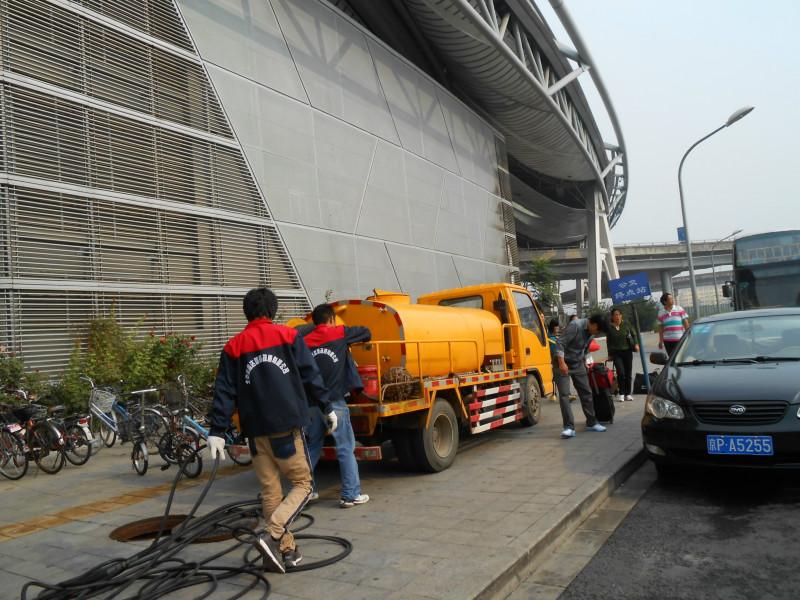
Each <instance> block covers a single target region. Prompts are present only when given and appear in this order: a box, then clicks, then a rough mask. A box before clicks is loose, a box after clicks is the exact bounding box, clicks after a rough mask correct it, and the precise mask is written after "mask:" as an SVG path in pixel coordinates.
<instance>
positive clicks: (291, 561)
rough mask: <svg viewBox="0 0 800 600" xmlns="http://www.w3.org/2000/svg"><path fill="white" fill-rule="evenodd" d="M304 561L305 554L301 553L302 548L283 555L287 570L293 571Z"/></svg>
mask: <svg viewBox="0 0 800 600" xmlns="http://www.w3.org/2000/svg"><path fill="white" fill-rule="evenodd" d="M302 560H303V553H302V552H300V548H297V547H295V549H294V550H287V551H286V552H284V553H283V564H284V565H285V566H286V568H287V569H292V568H294V567H296V566H297V565H299V564H300V561H302Z"/></svg>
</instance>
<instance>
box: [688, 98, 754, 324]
mask: <svg viewBox="0 0 800 600" xmlns="http://www.w3.org/2000/svg"><path fill="white" fill-rule="evenodd" d="M753 108H755V107H753V106H745V107H744V108H740V109H739V110H737V111H736V112H735V113H733V114H732V115H731V116H730V117H728V120H727V121H725V123H724V124H723V125H721V126H720V127H717V128H716V129H715V130H714V131H712V132H711V133H709V134H708V135H705V136H703V137H701V138H700V139H699V140H697V141H696V142H695V143H694V144H692V145H691V146H689V149H688V150H687V151H686V153H685V154H684V155H683V158H681V163H680V165H679V166H678V193H679V194H680V197H681V215H682V216H683V231H684V235H685V238H686V254H687V256H688V258H689V283H690V285H691V287H692V304H693V305H694V310H695V318H697V317H699V316H700V302H699V301H698V299H697V283H696V281H695V277H694V257H692V240H691V238H690V237H689V223H688V222H687V220H686V204H685V203H684V201H683V180H682V179H681V175H682V171H683V163H684V161H686V157H687V156H689V153H690V152H691V151H692V150H694V149H695V148H696V147H697V146H698V145H700V144H701V143H702V142H704V141H706V140H707V139H708V138H710V137H711V136H712V135H714V134H715V133H718V132H720V131H722V130H723V129H725V128H726V127H730V126H731V125H733V124H734V123H736V121H738V120H739V119H741V118H742V117H745V116H747V114H748V113H750V111H752V110H753Z"/></svg>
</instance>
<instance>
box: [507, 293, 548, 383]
mask: <svg viewBox="0 0 800 600" xmlns="http://www.w3.org/2000/svg"><path fill="white" fill-rule="evenodd" d="M511 296H512V297H513V300H514V308H515V309H516V311H517V318H518V323H519V325H520V326H519V327H515V328H514V329H515V330H516V332H517V333H516V335H517V336H518V340H519V345H518V346H517V350H518V352H519V354H520V366H521V367H522V368H527V367H533V366H540V365H541V364H542V363H543V362H544V363H547V362H549V360H550V356H549V350H548V349H547V342H546V341H545V332H544V329H543V328H542V321H541V319H540V318H539V311H537V310H536V306H534V304H533V300H532V299H531V297H530V296H529V295H528V294H527V293H526V292H521V291H518V290H512V291H511Z"/></svg>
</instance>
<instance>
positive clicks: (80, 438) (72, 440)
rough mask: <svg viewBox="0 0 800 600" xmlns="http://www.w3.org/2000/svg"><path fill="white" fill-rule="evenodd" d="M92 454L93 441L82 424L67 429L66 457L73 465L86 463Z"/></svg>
mask: <svg viewBox="0 0 800 600" xmlns="http://www.w3.org/2000/svg"><path fill="white" fill-rule="evenodd" d="M91 456H92V442H91V441H89V438H88V436H87V435H86V432H85V431H84V430H83V427H81V426H80V425H73V426H72V427H70V428H69V429H67V434H66V437H65V443H64V457H65V458H66V459H67V460H68V461H69V462H70V463H72V464H73V465H84V464H86V461H88V460H89V458H90V457H91Z"/></svg>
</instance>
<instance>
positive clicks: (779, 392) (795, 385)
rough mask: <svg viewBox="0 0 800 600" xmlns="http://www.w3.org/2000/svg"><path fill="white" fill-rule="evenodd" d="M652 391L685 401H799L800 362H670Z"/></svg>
mask: <svg viewBox="0 0 800 600" xmlns="http://www.w3.org/2000/svg"><path fill="white" fill-rule="evenodd" d="M655 392H656V393H657V394H659V395H661V396H665V397H667V398H671V399H674V400H679V401H684V402H686V401H688V402H714V401H719V402H730V401H740V402H743V401H746V400H773V401H774V400H783V401H786V402H791V403H800V362H782V363H764V364H760V363H759V364H743V365H742V364H729V365H698V366H685V367H675V366H671V367H668V368H667V373H666V374H665V377H663V378H659V380H658V382H657V385H656V387H655Z"/></svg>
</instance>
